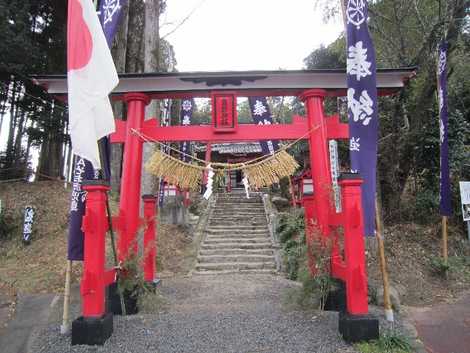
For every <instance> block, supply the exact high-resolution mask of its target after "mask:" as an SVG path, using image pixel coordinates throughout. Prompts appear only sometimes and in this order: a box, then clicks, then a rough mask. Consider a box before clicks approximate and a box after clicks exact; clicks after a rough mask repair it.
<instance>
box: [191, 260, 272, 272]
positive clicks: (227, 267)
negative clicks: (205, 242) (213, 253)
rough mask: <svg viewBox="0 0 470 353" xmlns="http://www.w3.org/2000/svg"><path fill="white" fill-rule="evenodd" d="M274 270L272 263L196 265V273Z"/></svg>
mask: <svg viewBox="0 0 470 353" xmlns="http://www.w3.org/2000/svg"><path fill="white" fill-rule="evenodd" d="M261 269H271V270H274V269H276V263H275V262H274V261H269V262H220V263H198V264H196V270H197V271H207V270H209V271H224V270H261Z"/></svg>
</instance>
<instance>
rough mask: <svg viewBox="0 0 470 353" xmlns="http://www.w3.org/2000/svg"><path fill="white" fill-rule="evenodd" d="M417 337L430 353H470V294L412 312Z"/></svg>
mask: <svg viewBox="0 0 470 353" xmlns="http://www.w3.org/2000/svg"><path fill="white" fill-rule="evenodd" d="M411 316H412V319H413V321H414V323H415V325H416V329H417V331H418V336H419V338H420V340H421V341H422V342H423V343H424V346H425V347H426V349H427V351H428V352H431V353H470V294H467V295H466V296H464V297H463V298H462V299H460V300H459V301H457V302H455V303H453V304H441V305H436V306H433V307H428V308H415V309H413V310H412V311H411Z"/></svg>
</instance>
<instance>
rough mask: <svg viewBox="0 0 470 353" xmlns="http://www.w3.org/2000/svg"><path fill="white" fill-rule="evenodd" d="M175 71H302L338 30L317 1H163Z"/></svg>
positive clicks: (163, 24)
mask: <svg viewBox="0 0 470 353" xmlns="http://www.w3.org/2000/svg"><path fill="white" fill-rule="evenodd" d="M193 9H196V10H195V11H194V13H193V14H192V15H191V16H190V17H189V18H188V20H187V21H186V22H184V24H182V25H181V27H179V28H178V29H177V30H176V31H175V32H174V33H172V34H170V35H168V37H166V39H167V40H168V41H169V42H170V43H171V44H172V45H173V47H174V49H175V53H176V60H177V62H178V64H177V69H178V71H181V72H185V71H186V72H187V71H226V70H235V71H236V70H277V69H293V70H295V69H302V68H303V59H304V58H305V57H307V56H308V55H309V54H310V53H311V52H312V51H313V50H314V49H316V48H318V47H319V46H320V45H321V44H323V45H328V44H330V43H331V42H333V41H334V40H335V39H336V38H337V37H338V35H339V34H340V32H341V30H342V23H340V21H339V20H337V21H333V22H331V23H328V24H325V23H323V21H322V14H321V9H316V8H315V0H290V1H286V0H184V1H183V0H167V10H166V13H165V14H164V15H163V16H162V19H161V27H160V28H161V29H160V35H161V36H162V37H164V36H165V35H166V34H167V33H169V32H170V31H171V30H172V29H174V27H175V25H177V24H178V23H180V22H181V21H182V20H183V19H184V18H185V17H186V16H187V15H188V14H189V13H190V12H191V11H192V10H193Z"/></svg>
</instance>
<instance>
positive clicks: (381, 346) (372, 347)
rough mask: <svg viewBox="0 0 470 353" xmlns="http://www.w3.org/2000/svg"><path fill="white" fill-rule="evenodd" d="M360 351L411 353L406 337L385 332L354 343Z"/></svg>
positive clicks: (365, 352) (367, 352) (370, 352)
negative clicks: (365, 340)
mask: <svg viewBox="0 0 470 353" xmlns="http://www.w3.org/2000/svg"><path fill="white" fill-rule="evenodd" d="M356 348H357V349H358V350H359V352H361V353H411V352H412V351H413V349H412V347H411V344H410V342H409V339H408V337H406V336H404V335H402V334H400V333H397V332H387V333H385V334H382V335H380V337H379V339H377V340H373V341H370V342H363V343H358V344H356Z"/></svg>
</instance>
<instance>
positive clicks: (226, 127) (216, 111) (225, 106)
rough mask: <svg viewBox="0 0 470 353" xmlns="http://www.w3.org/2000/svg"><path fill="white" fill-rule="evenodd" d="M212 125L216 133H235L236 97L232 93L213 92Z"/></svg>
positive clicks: (236, 123)
mask: <svg viewBox="0 0 470 353" xmlns="http://www.w3.org/2000/svg"><path fill="white" fill-rule="evenodd" d="M211 98H212V125H213V126H214V129H215V130H216V131H217V132H231V131H235V130H236V128H237V125H238V121H237V120H238V119H237V95H236V94H235V93H234V92H213V93H212V95H211Z"/></svg>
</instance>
